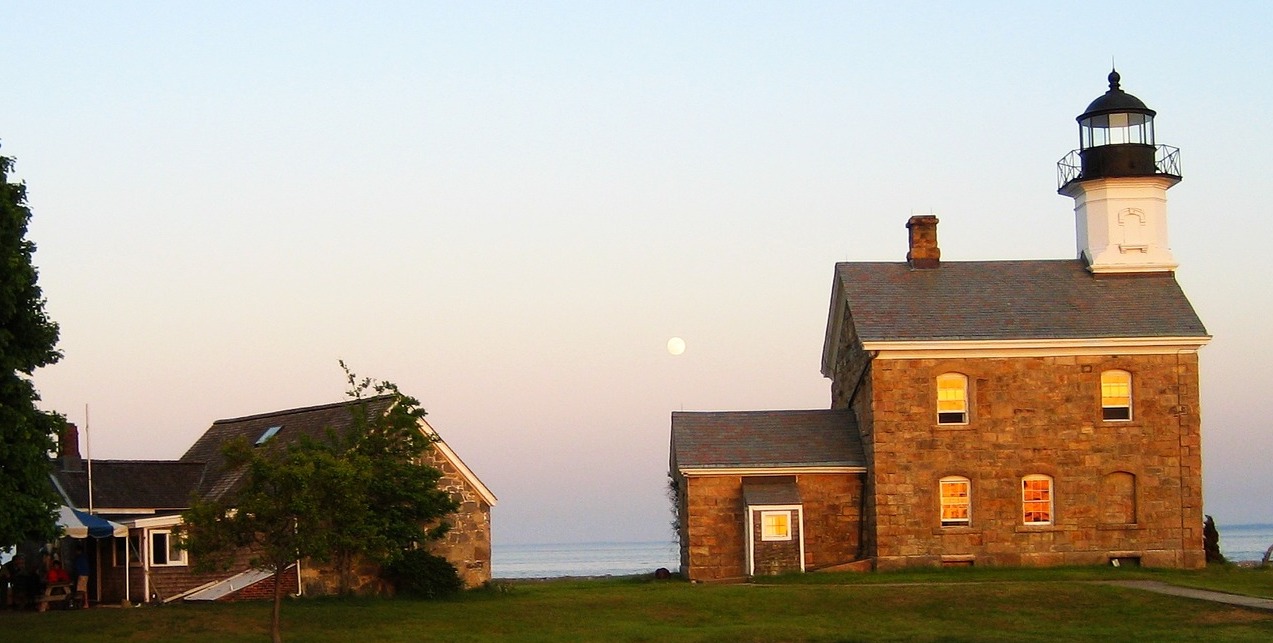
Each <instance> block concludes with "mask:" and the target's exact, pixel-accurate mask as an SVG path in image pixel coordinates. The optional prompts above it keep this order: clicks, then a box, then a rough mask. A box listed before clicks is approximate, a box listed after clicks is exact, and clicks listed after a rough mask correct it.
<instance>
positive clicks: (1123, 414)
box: [1101, 371, 1132, 420]
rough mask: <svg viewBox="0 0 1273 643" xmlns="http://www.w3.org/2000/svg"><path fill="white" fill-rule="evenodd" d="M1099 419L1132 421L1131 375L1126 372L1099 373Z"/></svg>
mask: <svg viewBox="0 0 1273 643" xmlns="http://www.w3.org/2000/svg"><path fill="white" fill-rule="evenodd" d="M1101 418H1102V419H1105V420H1130V419H1132V374H1131V373H1128V372H1127V371H1105V372H1103V373H1101Z"/></svg>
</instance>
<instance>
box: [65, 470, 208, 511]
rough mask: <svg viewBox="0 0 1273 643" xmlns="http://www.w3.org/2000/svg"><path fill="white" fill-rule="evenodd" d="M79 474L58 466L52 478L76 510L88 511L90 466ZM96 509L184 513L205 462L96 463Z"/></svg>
mask: <svg viewBox="0 0 1273 643" xmlns="http://www.w3.org/2000/svg"><path fill="white" fill-rule="evenodd" d="M82 464H83V466H81V467H80V468H79V469H78V470H76V471H67V470H65V469H63V468H62V467H61V463H60V461H58V463H57V465H56V467H57V468H56V469H55V470H54V472H53V477H54V479H55V480H56V481H57V484H58V486H59V487H61V490H62V491H63V492H65V493H66V495H67V496H68V500H70V502H71V504H72V505H74V506H75V507H79V508H81V509H87V508H88V506H89V504H88V467H87V464H88V463H87V462H84V463H82ZM92 464H93V507H96V508H101V509H146V510H155V511H159V512H162V511H166V510H181V509H186V508H188V507H189V506H190V492H191V490H193V489H194V488H195V487H196V486H198V484H199V480H200V478H202V477H203V471H204V463H202V462H194V461H191V462H179V461H176V460H93V463H92Z"/></svg>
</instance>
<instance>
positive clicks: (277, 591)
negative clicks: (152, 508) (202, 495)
mask: <svg viewBox="0 0 1273 643" xmlns="http://www.w3.org/2000/svg"><path fill="white" fill-rule="evenodd" d="M224 452H225V457H226V463H227V466H229V467H232V468H242V470H243V476H242V486H240V487H239V488H238V489H237V490H236V491H235V492H234V493H233V494H231V495H228V496H225V497H223V498H220V499H215V500H196V501H194V502H193V504H192V506H191V508H190V509H189V510H187V511H186V512H185V514H183V516H182V518H183V521H184V524H183V526H182V530H181V531H182V540H183V546H184V547H185V548H186V549H188V550H189V551H190V554H191V557H192V558H193V559H194V563H195V566H196V568H197V569H199V570H201V571H210V570H213V569H218V568H219V569H228V568H229V567H230V566H231V564H233V562H234V560H235V558H236V557H237V556H238V555H239V554H240V553H241V552H244V551H247V552H248V553H249V554H250V556H251V560H250V564H251V565H252V567H253V568H256V569H262V570H265V571H269V572H272V573H273V576H274V606H273V610H272V611H271V616H270V637H271V639H272V640H273V641H275V643H278V642H280V641H282V629H281V622H280V616H281V610H282V600H283V583H282V576H283V572H284V571H285V570H286V569H287V568H288V567H289V566H291V565H292V564H294V563H295V562H296V561H298V560H301V559H303V558H316V559H319V560H322V559H324V558H325V557H326V554H327V552H328V551H329V547H328V541H329V538H330V536H329V533H328V531H327V530H326V529H324V528H323V523H324V520H325V518H324V514H325V512H326V508H325V507H324V506H323V503H322V502H321V501H322V496H321V494H318V493H315V491H316V490H317V489H321V488H325V486H326V485H325V484H324V482H323V481H324V480H325V479H326V478H329V477H331V476H332V475H333V472H334V471H336V470H338V469H339V463H338V462H337V461H336V460H335V458H333V454H332V451H331V450H329V449H326V448H323V447H322V446H321V445H319V444H317V443H314V442H312V441H310V440H304V439H302V440H301V441H300V442H298V443H295V444H290V445H270V444H269V443H266V444H265V445H264V446H263V447H262V448H256V447H253V446H251V445H249V444H248V441H247V439H246V438H238V439H236V440H233V441H231V442H229V443H228V444H226V445H225V447H224Z"/></svg>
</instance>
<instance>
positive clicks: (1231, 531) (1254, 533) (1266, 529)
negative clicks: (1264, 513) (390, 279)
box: [1216, 524, 1273, 563]
mask: <svg viewBox="0 0 1273 643" xmlns="http://www.w3.org/2000/svg"><path fill="white" fill-rule="evenodd" d="M1216 530H1217V531H1219V532H1220V553H1222V554H1224V557H1225V558H1226V559H1227V560H1229V561H1230V562H1234V563H1236V562H1241V561H1249V560H1254V561H1259V560H1260V559H1262V558H1264V552H1265V551H1266V550H1267V549H1268V548H1269V546H1270V545H1273V525H1270V524H1259V525H1216Z"/></svg>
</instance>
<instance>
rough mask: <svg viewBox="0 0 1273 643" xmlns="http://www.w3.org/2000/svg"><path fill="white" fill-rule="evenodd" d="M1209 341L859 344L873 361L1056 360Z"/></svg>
mask: <svg viewBox="0 0 1273 643" xmlns="http://www.w3.org/2000/svg"><path fill="white" fill-rule="evenodd" d="M1210 341H1211V337H1210V336H1202V337H1110V338H1089V339H978V340H935V341H872V342H862V347H863V348H864V349H866V350H868V351H877V352H878V354H877V355H876V359H926V358H933V357H1056V356H1066V355H1093V354H1110V353H1117V354H1119V355H1160V354H1173V353H1192V352H1196V351H1197V350H1198V349H1199V348H1202V347H1203V346H1204V345H1206V344H1207V343H1208V342H1210Z"/></svg>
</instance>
